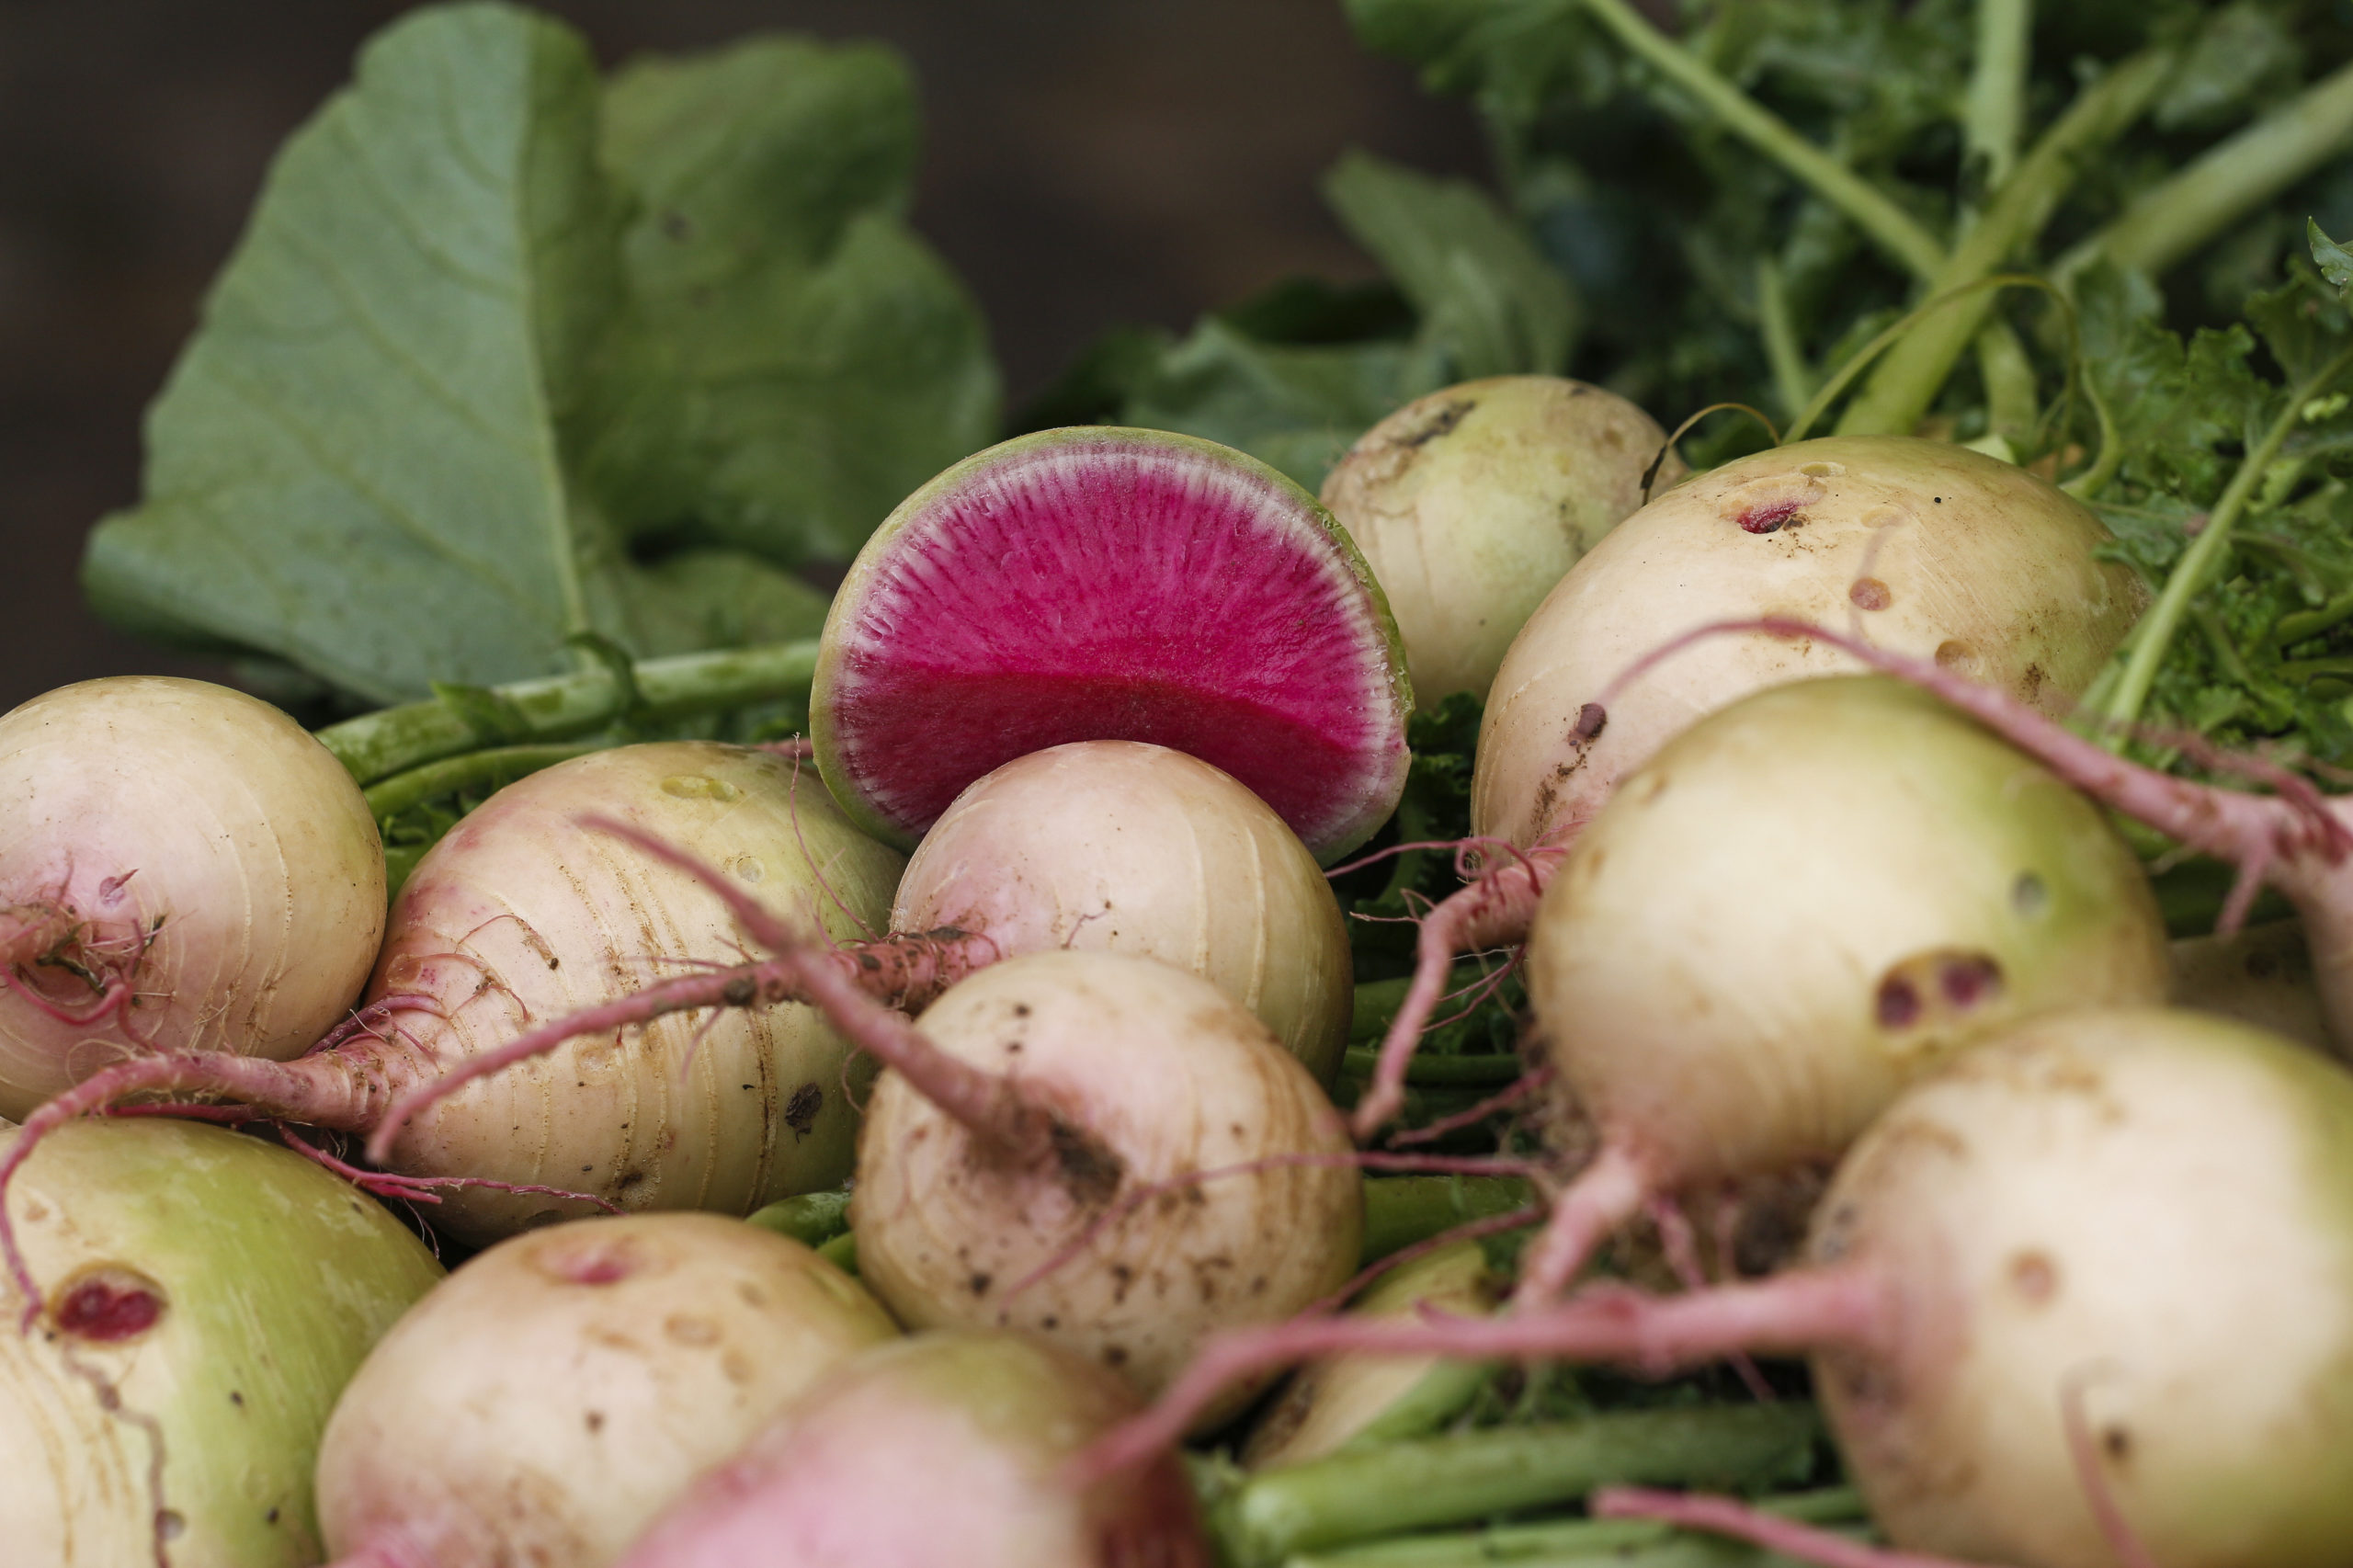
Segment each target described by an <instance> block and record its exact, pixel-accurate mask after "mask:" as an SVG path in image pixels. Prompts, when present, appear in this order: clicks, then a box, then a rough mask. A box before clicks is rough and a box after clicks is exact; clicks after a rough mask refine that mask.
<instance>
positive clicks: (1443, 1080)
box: [1348, 962, 1519, 1084]
mask: <svg viewBox="0 0 2353 1568" xmlns="http://www.w3.org/2000/svg"><path fill="white" fill-rule="evenodd" d="M1494 972H1495V966H1494V965H1493V964H1481V963H1476V962H1472V963H1459V964H1456V965H1455V966H1454V969H1453V971H1451V972H1450V973H1449V975H1448V976H1447V982H1446V989H1447V991H1448V992H1449V994H1451V993H1453V992H1457V991H1461V990H1463V989H1464V988H1466V987H1468V986H1472V985H1476V984H1477V983H1479V982H1480V981H1482V980H1483V979H1486V978H1487V977H1489V976H1490V975H1492V974H1493V973H1494ZM1411 984H1413V977H1412V976H1410V975H1401V976H1399V977H1398V978H1396V979H1394V980H1367V981H1363V982H1360V983H1358V986H1357V989H1356V1000H1355V1003H1354V1006H1353V1010H1352V1011H1351V1012H1350V1013H1349V1014H1348V1043H1349V1044H1350V1045H1376V1044H1378V1043H1379V1042H1380V1041H1381V1038H1382V1037H1383V1036H1385V1035H1387V1034H1388V1032H1389V1025H1390V1022H1391V1021H1392V1019H1394V1018H1395V1017H1397V1009H1398V1008H1399V1007H1402V1006H1404V1003H1405V991H1406V988H1407V987H1408V986H1410V985H1411ZM1368 1060H1370V1058H1369V1056H1368ZM1421 1060H1422V1059H1421V1058H1420V1057H1418V1056H1417V1057H1415V1061H1416V1062H1419V1061H1421ZM1432 1060H1444V1061H1453V1060H1456V1059H1455V1058H1451V1057H1447V1058H1432ZM1462 1060H1465V1061H1477V1062H1490V1063H1493V1064H1494V1065H1495V1068H1496V1069H1497V1071H1498V1072H1500V1070H1501V1068H1502V1066H1503V1064H1504V1063H1506V1062H1511V1061H1512V1058H1510V1057H1507V1056H1492V1055H1490V1056H1479V1057H1470V1058H1463V1059H1462ZM1354 1070H1355V1069H1354V1068H1353V1067H1351V1068H1350V1071H1354ZM1367 1071H1370V1068H1368V1069H1367ZM1518 1075H1519V1069H1518V1066H1517V1065H1514V1066H1513V1067H1512V1068H1511V1070H1510V1071H1509V1072H1501V1075H1500V1076H1495V1075H1484V1076H1476V1077H1466V1078H1449V1077H1437V1078H1427V1079H1416V1080H1415V1082H1419V1083H1431V1084H1458V1083H1459V1084H1507V1083H1509V1082H1510V1081H1511V1080H1512V1079H1514V1078H1516V1077H1518Z"/></svg>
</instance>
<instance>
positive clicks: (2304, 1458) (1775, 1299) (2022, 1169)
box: [1083, 1009, 2353, 1568]
mask: <svg viewBox="0 0 2353 1568" xmlns="http://www.w3.org/2000/svg"><path fill="white" fill-rule="evenodd" d="M2348 1151H2353V1077H2348V1076H2347V1074H2345V1072H2344V1070H2343V1069H2342V1068H2341V1067H2339V1066H2337V1065H2336V1063H2334V1062H2330V1061H2328V1060H2327V1059H2326V1058H2324V1057H2321V1056H2319V1055H2316V1054H2315V1053H2313V1052H2311V1051H2306V1050H2304V1049H2302V1048H2301V1047H2299V1046H2296V1045H2293V1044H2291V1043H2290V1042H2288V1041H2285V1040H2279V1039H2277V1038H2276V1037H2272V1036H2268V1035H2266V1034H2264V1033H2262V1032H2261V1031H2259V1030H2256V1029H2252V1028H2247V1027H2246V1026H2245V1025H2242V1024H2237V1023H2234V1022H2232V1021H2229V1020H2225V1019H2220V1018H2214V1017H2207V1016H2204V1015H2200V1014H2193V1013H2182V1012H2168V1011H2161V1010H2157V1009H2115V1010H2085V1011H2078V1012H2072V1013H2063V1014H2053V1015H2050V1016H2047V1017H2042V1018H2039V1019H2036V1020H2033V1021H2031V1022H2029V1023H2027V1024H2024V1025H2021V1026H2020V1027H2018V1028H2016V1029H2014V1030H2012V1031H2010V1032H2009V1033H2008V1034H2006V1036H2004V1037H2003V1039H2002V1040H1999V1041H1997V1042H1990V1043H1988V1044H1985V1045H1984V1046H1981V1047H1980V1048H1978V1049H1977V1050H1975V1051H1970V1052H1967V1053H1965V1054H1963V1055H1962V1056H1961V1057H1959V1058H1957V1059H1955V1061H1954V1062H1952V1063H1951V1064H1950V1065H1949V1066H1948V1067H1947V1068H1946V1070H1945V1071H1944V1072H1943V1073H1941V1074H1938V1076H1937V1077H1935V1078H1934V1079H1931V1080H1929V1081H1927V1082H1926V1083H1924V1084H1921V1085H1916V1086H1915V1087H1914V1088H1913V1089H1911V1090H1910V1091H1908V1092H1907V1093H1906V1094H1905V1095H1904V1096H1903V1098H1902V1099H1901V1100H1899V1101H1898V1102H1897V1104H1896V1105H1895V1106H1894V1107H1893V1108H1891V1109H1890V1110H1889V1112H1888V1113H1887V1114H1886V1115H1885V1116H1884V1117H1883V1118H1882V1119H1881V1120H1880V1121H1879V1122H1878V1123H1877V1124H1875V1125H1874V1127H1873V1128H1872V1130H1871V1131H1870V1132H1869V1133H1868V1134H1866V1136H1865V1137H1864V1138H1863V1139H1862V1140H1861V1141H1860V1142H1858V1143H1857V1144H1856V1146H1855V1147H1854V1149H1853V1150H1852V1151H1851V1152H1850V1153H1848V1155H1847V1159H1846V1160H1845V1162H1844V1163H1843V1164H1842V1165H1841V1167H1840V1170H1839V1174H1838V1176H1837V1178H1836V1181H1835V1182H1834V1183H1833V1184H1832V1187H1831V1189H1830V1192H1829V1193H1828V1195H1827V1197H1826V1198H1825V1199H1824V1205H1823V1207H1822V1209H1821V1210H1820V1212H1819V1215H1818V1218H1817V1220H1816V1223H1815V1227H1814V1232H1813V1239H1812V1243H1811V1247H1810V1252H1811V1263H1810V1264H1809V1265H1808V1266H1807V1267H1802V1268H1797V1269H1793V1270H1790V1271H1789V1272H1787V1273H1784V1274H1781V1275H1778V1276H1775V1277H1774V1278H1770V1279H1768V1280H1764V1281H1761V1282H1758V1283H1755V1284H1745V1285H1736V1286H1726V1287H1720V1288H1717V1289H1714V1290H1702V1291H1698V1292H1695V1293H1693V1294H1691V1295H1688V1296H1686V1297H1681V1298H1670V1299H1665V1300H1658V1299H1654V1298H1648V1297H1643V1296H1641V1295H1638V1294H1636V1293H1634V1292H1631V1291H1626V1290H1603V1291H1597V1292H1595V1293H1593V1294H1591V1295H1589V1296H1586V1297H1582V1298H1579V1299H1576V1300H1573V1301H1569V1302H1566V1303H1563V1304H1559V1305H1554V1306H1551V1307H1547V1308H1543V1309H1540V1310H1532V1311H1529V1312H1522V1313H1519V1314H1517V1315H1512V1316H1507V1317H1505V1318H1501V1319H1495V1320H1469V1319H1458V1320H1450V1321H1449V1320H1440V1321H1434V1322H1433V1321H1426V1322H1422V1323H1414V1324H1401V1323H1396V1322H1393V1321H1391V1322H1381V1321H1379V1320H1365V1321H1354V1322H1341V1321H1329V1320H1327V1321H1324V1322H1308V1323H1300V1324H1286V1325H1282V1326H1280V1327H1279V1328H1275V1329H1269V1330H1260V1331H1256V1332H1254V1333H1250V1334H1247V1335H1234V1336H1232V1337H1230V1338H1226V1339H1223V1340H1221V1341H1220V1342H1218V1343H1217V1344H1216V1345H1215V1346H1212V1348H1211V1351H1210V1352H1209V1353H1208V1354H1206V1355H1205V1356H1204V1357H1203V1358H1202V1359H1201V1360H1200V1361H1199V1363H1197V1364H1196V1366H1195V1367H1194V1368H1193V1369H1191V1370H1189V1371H1188V1374H1187V1376H1186V1378H1185V1380H1184V1381H1182V1383H1180V1384H1179V1385H1178V1387H1177V1388H1176V1390H1175V1391H1174V1392H1172V1393H1171V1394H1170V1396H1169V1397H1168V1398H1167V1399H1166V1400H1165V1401H1164V1402H1163V1403H1162V1405H1161V1407H1159V1408H1158V1409H1156V1410H1155V1411H1154V1413H1153V1415H1151V1416H1150V1417H1149V1418H1148V1419H1147V1420H1146V1421H1143V1422H1140V1423H1137V1424H1134V1425H1132V1426H1130V1427H1128V1428H1126V1429H1124V1430H1123V1431H1122V1432H1120V1434H1117V1435H1116V1436H1115V1437H1112V1438H1111V1439H1108V1440H1107V1441H1106V1442H1105V1443H1104V1444H1102V1445H1100V1446H1099V1447H1098V1448H1097V1449H1096V1450H1095V1451H1094V1452H1093V1454H1092V1455H1091V1457H1090V1460H1089V1462H1088V1463H1087V1464H1086V1466H1085V1467H1083V1468H1084V1471H1085V1472H1086V1473H1093V1474H1099V1473H1103V1472H1105V1471H1108V1470H1109V1469H1112V1468H1116V1466H1118V1465H1119V1464H1120V1463H1123V1462H1126V1461H1128V1460H1131V1459H1132V1458H1134V1457H1137V1456H1140V1455H1144V1454H1149V1453H1152V1452H1155V1451H1157V1449H1158V1448H1159V1447H1160V1445H1161V1444H1163V1443H1165V1441H1167V1440H1169V1439H1171V1438H1173V1437H1174V1436H1175V1435H1176V1433H1177V1432H1178V1431H1180V1430H1182V1429H1183V1427H1184V1426H1185V1425H1186V1424H1187V1421H1188V1415H1189V1413H1190V1412H1191V1411H1193V1410H1196V1409H1198V1408H1199V1407H1200V1405H1201V1403H1203V1402H1205V1401H1206V1400H1208V1399H1210V1398H1212V1397H1214V1391H1215V1390H1217V1389H1219V1388H1221V1387H1222V1385H1224V1384H1225V1383H1226V1382H1227V1381H1229V1380H1231V1379H1232V1378H1233V1377H1236V1376H1238V1375H1242V1374H1244V1373H1245V1372H1248V1373H1256V1372H1258V1371H1261V1370H1263V1369H1264V1368H1265V1367H1266V1366H1267V1365H1269V1364H1273V1363H1276V1362H1279V1361H1280V1360H1282V1359H1285V1358H1290V1357H1294V1356H1300V1355H1310V1354H1325V1353H1328V1352H1330V1351H1331V1350H1333V1349H1335V1348H1342V1347H1345V1348H1349V1349H1355V1350H1368V1351H1370V1350H1380V1351H1386V1352H1391V1353H1401V1352H1431V1353H1440V1354H1451V1355H1458V1356H1471V1357H1518V1358H1556V1357H1563V1358H1574V1359H1588V1360H1591V1359H1612V1360H1624V1361H1629V1362H1631V1363H1633V1364H1635V1365H1637V1366H1640V1367H1643V1368H1645V1369H1650V1370H1653V1371H1664V1370H1665V1369H1670V1368H1673V1367H1677V1366H1684V1365H1690V1364H1693V1363H1696V1362H1700V1361H1704V1360H1708V1359H1712V1358H1716V1357H1719V1356H1722V1355H1724V1354H1727V1353H1729V1352H1731V1351H1733V1350H1752V1351H1758V1352H1768V1353H1779V1354H1786V1353H1790V1352H1805V1353H1809V1354H1811V1355H1812V1357H1813V1369H1814V1377H1815V1386H1816V1388H1817V1389H1818V1390H1819V1391H1820V1392H1821V1395H1822V1398H1823V1400H1824V1405H1825V1408H1826V1410H1827V1412H1828V1414H1829V1416H1830V1419H1831V1423H1832V1427H1833V1431H1834V1435H1835V1436H1836V1438H1837V1441H1838V1445H1839V1448H1840V1449H1841V1451H1842V1452H1843V1453H1844V1455H1845V1458H1846V1461H1847V1471H1848V1473H1849V1474H1850V1475H1851V1476H1852V1477H1853V1478H1854V1479H1855V1481H1856V1483H1857V1484H1858V1485H1859V1486H1860V1487H1861V1488H1862V1490H1863V1493H1864V1494H1865V1496H1866V1497H1867V1498H1868V1500H1869V1502H1870V1507H1871V1511H1872V1514H1873V1516H1874V1517H1875V1518H1876V1519H1877V1520H1878V1522H1879V1524H1880V1526H1881V1528H1883V1529H1884V1530H1885V1531H1886V1533H1887V1535H1888V1537H1889V1539H1890V1540H1892V1541H1893V1542H1894V1543H1895V1544H1896V1545H1897V1546H1898V1547H1901V1548H1904V1549H1905V1550H1906V1551H1913V1552H1933V1553H1938V1554H1943V1555H1948V1556H1951V1557H1959V1558H1966V1559H1968V1560H1970V1561H1972V1562H2009V1563H2017V1564H2020V1565H2021V1568H2112V1565H2113V1564H2114V1563H2116V1562H2134V1561H2138V1562H2151V1563H2158V1564H2164V1565H2165V1568H2188V1565H2193V1564H2197V1565H2203V1564H2214V1565H2217V1568H2220V1565H2222V1564H2229V1565H2230V1568H2329V1565H2334V1564H2336V1563H2339V1562H2343V1561H2344V1556H2345V1543H2346V1541H2347V1540H2353V1155H2348ZM1624 1501H1625V1500H1620V1502H1621V1503H1623V1502H1624ZM1752 1522H1754V1521H1753V1520H1752ZM1758 1533H1759V1534H1760V1535H1761V1536H1763V1537H1764V1539H1768V1540H1772V1542H1773V1544H1775V1545H1776V1546H1777V1547H1778V1548H1779V1550H1782V1551H1791V1550H1803V1549H1804V1548H1805V1545H1806V1542H1805V1541H1804V1540H1802V1538H1799V1537H1797V1536H1795V1535H1793V1534H1791V1533H1786V1532H1785V1533H1780V1534H1778V1535H1777V1534H1774V1533H1773V1532H1772V1527H1771V1526H1770V1525H1769V1523H1768V1524H1764V1525H1761V1526H1759V1527H1758ZM2136 1549H2137V1550H2139V1551H2143V1552H2144V1553H2145V1555H2143V1556H2140V1557H2135V1556H2133V1555H2131V1553H2132V1552H2133V1551H2135V1550H2136ZM1847 1560H1848V1561H1850V1562H1853V1561H1861V1559H1859V1558H1849V1559H1847ZM1915 1561H1916V1559H1915Z"/></svg>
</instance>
